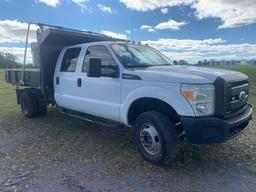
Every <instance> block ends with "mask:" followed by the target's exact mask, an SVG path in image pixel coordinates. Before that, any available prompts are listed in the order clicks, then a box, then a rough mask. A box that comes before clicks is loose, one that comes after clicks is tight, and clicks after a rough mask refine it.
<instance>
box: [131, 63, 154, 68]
mask: <svg viewBox="0 0 256 192" xmlns="http://www.w3.org/2000/svg"><path fill="white" fill-rule="evenodd" d="M152 66H153V65H146V64H141V65H129V66H127V68H145V67H152Z"/></svg>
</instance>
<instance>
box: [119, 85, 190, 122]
mask: <svg viewBox="0 0 256 192" xmlns="http://www.w3.org/2000/svg"><path fill="white" fill-rule="evenodd" d="M141 98H154V99H159V100H162V101H163V102H165V103H167V104H169V105H170V106H171V107H172V108H173V109H174V110H175V111H176V112H177V114H178V115H180V116H195V114H194V111H193V109H192V107H191V106H190V104H189V103H188V101H187V100H186V99H185V98H184V97H183V96H182V95H180V94H177V91H171V90H169V89H166V88H162V87H156V86H143V87H138V88H136V89H134V90H132V91H131V92H130V93H129V94H128V95H127V96H126V98H125V100H124V101H123V102H122V104H121V106H120V122H122V123H124V124H125V125H129V124H128V113H129V109H130V106H131V105H132V103H133V102H134V101H136V100H137V99H141Z"/></svg>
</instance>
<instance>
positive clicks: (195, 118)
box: [6, 24, 252, 164]
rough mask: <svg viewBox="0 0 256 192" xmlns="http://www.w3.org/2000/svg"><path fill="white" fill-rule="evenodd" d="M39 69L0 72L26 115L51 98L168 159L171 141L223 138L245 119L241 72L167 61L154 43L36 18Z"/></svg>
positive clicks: (148, 155) (248, 112)
mask: <svg viewBox="0 0 256 192" xmlns="http://www.w3.org/2000/svg"><path fill="white" fill-rule="evenodd" d="M39 26H40V30H38V32H37V43H36V44H33V58H34V63H35V65H36V66H39V70H38V71H26V70H24V71H17V70H8V71H6V80H7V82H9V83H12V84H15V85H17V89H16V92H17V102H18V104H21V109H22V112H23V114H24V115H25V116H26V117H30V118H34V117H38V116H41V115H45V114H46V112H47V106H48V105H49V104H52V105H54V106H57V107H58V108H60V109H61V111H62V112H63V113H65V114H67V115H70V116H72V117H76V118H79V119H84V120H87V121H91V122H95V123H99V124H101V125H104V126H122V125H125V126H127V127H131V128H132V129H133V135H134V141H135V144H136V146H137V148H138V150H139V152H140V153H141V155H142V156H143V157H144V158H145V159H146V160H147V161H149V162H151V163H154V164H164V163H167V162H169V161H170V160H172V159H173V158H174V157H175V155H176V153H177V151H178V143H179V142H180V140H181V139H182V138H184V137H185V138H187V140H188V141H189V142H191V143H195V144H209V143H222V142H225V141H227V140H229V139H231V138H233V137H235V136H237V135H238V134H239V133H241V132H242V131H244V130H245V129H246V128H247V127H248V125H249V122H250V120H251V118H252V106H251V105H250V104H249V103H247V101H248V96H249V81H248V77H247V76H246V75H245V74H242V73H239V72H234V71H229V70H222V69H213V68H199V67H193V66H174V65H173V64H172V62H171V61H170V59H169V58H167V57H166V56H164V55H163V54H162V53H160V52H159V51H157V50H156V49H154V48H152V47H150V46H148V45H141V44H139V43H132V42H129V41H122V40H118V39H113V38H111V37H107V36H104V35H100V34H96V33H91V32H85V31H76V30H71V29H66V28H60V27H55V26H47V25H42V24H39Z"/></svg>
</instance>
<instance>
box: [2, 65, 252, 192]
mask: <svg viewBox="0 0 256 192" xmlns="http://www.w3.org/2000/svg"><path fill="white" fill-rule="evenodd" d="M225 68H227V69H232V70H236V71H241V72H243V73H246V74H247V75H248V76H249V79H250V103H252V104H253V105H254V106H256V67H255V66H254V67H253V66H251V67H250V66H232V67H225ZM255 115H256V110H254V116H255ZM0 167H1V168H0V191H79V192H80V191H87V192H94V191H170V190H171V191H185V192H200V191H204V192H205V191H211V192H216V191H218V192H219V191H225V192H233V191H243V192H244V191H248V192H249V191H256V182H255V181H256V123H255V120H253V121H252V123H251V125H250V127H249V129H248V130H246V131H245V132H244V133H243V134H241V135H240V136H238V137H236V138H235V139H233V140H231V141H228V142H226V143H224V144H218V145H191V144H188V143H186V142H185V143H184V144H182V147H181V151H180V153H179V154H178V156H177V158H176V159H175V160H174V161H173V162H172V163H171V164H170V165H168V166H164V167H158V166H154V165H152V164H149V163H147V162H145V161H144V160H143V159H142V158H141V156H140V155H139V154H138V153H137V151H136V149H135V146H134V145H133V142H132V138H131V131H130V130H129V129H109V128H105V127H102V126H96V125H93V124H90V123H87V122H83V121H80V120H76V119H72V118H69V117H66V116H65V115H63V114H61V113H59V111H58V110H57V109H55V108H53V107H50V108H49V112H48V114H47V116H45V117H41V118H36V119H27V118H24V117H23V116H22V114H21V112H20V108H19V106H17V105H16V95H15V86H11V85H9V84H7V83H5V81H4V71H3V70H0Z"/></svg>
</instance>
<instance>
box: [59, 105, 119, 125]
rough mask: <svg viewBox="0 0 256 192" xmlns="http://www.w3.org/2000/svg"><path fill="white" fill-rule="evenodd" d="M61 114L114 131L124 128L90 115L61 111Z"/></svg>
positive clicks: (113, 122)
mask: <svg viewBox="0 0 256 192" xmlns="http://www.w3.org/2000/svg"><path fill="white" fill-rule="evenodd" d="M61 113H62V114H65V115H67V116H70V117H73V118H76V119H80V120H83V121H87V122H90V123H94V124H97V125H101V126H104V127H108V128H115V129H120V128H124V125H123V124H121V123H118V122H115V121H112V120H107V119H103V118H100V117H95V116H92V115H87V114H84V113H80V112H76V111H71V110H66V109H62V111H61Z"/></svg>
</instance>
